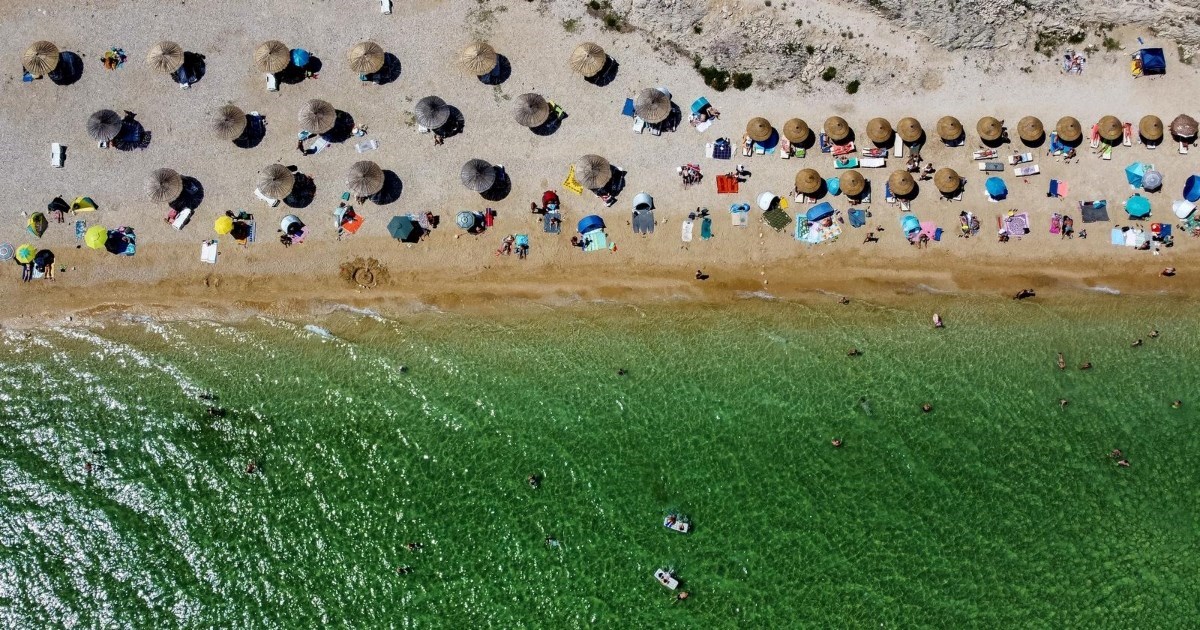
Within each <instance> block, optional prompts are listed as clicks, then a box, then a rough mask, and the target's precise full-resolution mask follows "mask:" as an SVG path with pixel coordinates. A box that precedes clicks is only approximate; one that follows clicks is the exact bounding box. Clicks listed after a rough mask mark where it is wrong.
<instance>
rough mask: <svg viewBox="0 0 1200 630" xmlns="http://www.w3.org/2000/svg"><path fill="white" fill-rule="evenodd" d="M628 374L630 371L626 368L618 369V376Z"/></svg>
mask: <svg viewBox="0 0 1200 630" xmlns="http://www.w3.org/2000/svg"><path fill="white" fill-rule="evenodd" d="M626 374H629V372H628V371H626V370H625V368H620V369H618V370H617V376H625V375H626Z"/></svg>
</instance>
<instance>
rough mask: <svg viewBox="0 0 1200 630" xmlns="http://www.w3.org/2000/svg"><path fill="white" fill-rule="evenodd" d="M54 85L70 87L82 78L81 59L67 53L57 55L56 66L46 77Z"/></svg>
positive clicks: (67, 51) (66, 51)
mask: <svg viewBox="0 0 1200 630" xmlns="http://www.w3.org/2000/svg"><path fill="white" fill-rule="evenodd" d="M46 76H47V78H49V79H50V80H51V81H53V82H54V84H55V85H71V84H72V83H75V82H76V81H78V80H79V79H81V78H83V59H82V58H81V57H80V56H79V55H77V54H75V53H73V52H71V51H69V50H64V51H62V52H60V53H58V65H57V66H56V67H55V68H54V71H53V72H51V73H50V74H48V75H46Z"/></svg>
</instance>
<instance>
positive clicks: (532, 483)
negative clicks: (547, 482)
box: [525, 474, 542, 490]
mask: <svg viewBox="0 0 1200 630" xmlns="http://www.w3.org/2000/svg"><path fill="white" fill-rule="evenodd" d="M525 481H526V482H528V483H529V487H530V488H533V489H534V490H537V489H538V488H540V487H542V476H541V475H538V474H532V475H529V476H528V477H526V478H525Z"/></svg>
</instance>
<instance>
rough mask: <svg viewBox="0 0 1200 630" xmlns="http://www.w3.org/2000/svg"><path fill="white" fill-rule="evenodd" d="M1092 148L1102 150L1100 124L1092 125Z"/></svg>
mask: <svg viewBox="0 0 1200 630" xmlns="http://www.w3.org/2000/svg"><path fill="white" fill-rule="evenodd" d="M1091 147H1092V148H1093V149H1098V148H1100V125H1099V124H1095V125H1092V133H1091Z"/></svg>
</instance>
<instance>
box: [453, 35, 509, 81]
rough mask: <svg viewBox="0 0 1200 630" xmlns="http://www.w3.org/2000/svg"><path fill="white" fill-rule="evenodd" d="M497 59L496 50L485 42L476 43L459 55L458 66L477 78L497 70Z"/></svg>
mask: <svg viewBox="0 0 1200 630" xmlns="http://www.w3.org/2000/svg"><path fill="white" fill-rule="evenodd" d="M497 59H499V56H498V55H497V54H496V49H495V48H492V47H491V45H489V44H487V43H484V42H475V43H474V44H471V45H470V46H467V47H466V48H464V49H462V52H460V53H458V65H460V66H462V68H463V70H465V71H467V72H470V73H471V74H473V75H475V76H477V77H481V76H483V75H485V74H488V73H489V72H491V71H492V70H495V69H496V61H497Z"/></svg>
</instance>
